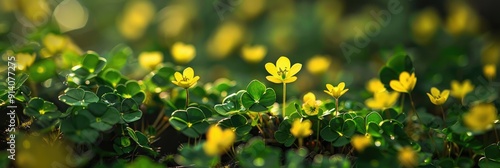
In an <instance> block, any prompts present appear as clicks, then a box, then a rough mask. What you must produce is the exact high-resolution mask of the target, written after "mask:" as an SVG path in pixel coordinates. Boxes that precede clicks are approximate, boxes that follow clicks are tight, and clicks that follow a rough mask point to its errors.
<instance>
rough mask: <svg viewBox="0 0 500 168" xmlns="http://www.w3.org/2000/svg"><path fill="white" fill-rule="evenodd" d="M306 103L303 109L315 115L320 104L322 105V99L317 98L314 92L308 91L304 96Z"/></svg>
mask: <svg viewBox="0 0 500 168" xmlns="http://www.w3.org/2000/svg"><path fill="white" fill-rule="evenodd" d="M303 101H304V104H302V109H304V111H305V112H306V114H307V115H310V116H314V115H318V112H319V106H320V105H321V101H320V100H316V95H314V93H311V92H309V93H307V94H305V95H304V97H303Z"/></svg>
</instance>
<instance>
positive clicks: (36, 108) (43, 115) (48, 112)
mask: <svg viewBox="0 0 500 168" xmlns="http://www.w3.org/2000/svg"><path fill="white" fill-rule="evenodd" d="M24 114H27V115H29V116H32V117H35V118H36V119H38V120H47V119H48V120H50V119H55V118H58V117H59V116H61V112H59V111H58V110H57V106H56V105H54V103H52V102H48V101H45V100H43V99H42V98H38V97H35V98H32V99H31V100H30V101H29V102H28V104H27V106H26V108H25V109H24Z"/></svg>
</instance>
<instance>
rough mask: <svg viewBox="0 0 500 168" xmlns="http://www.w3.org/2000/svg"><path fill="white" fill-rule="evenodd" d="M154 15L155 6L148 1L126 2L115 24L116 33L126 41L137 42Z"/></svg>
mask: <svg viewBox="0 0 500 168" xmlns="http://www.w3.org/2000/svg"><path fill="white" fill-rule="evenodd" d="M155 13H156V11H155V6H154V4H153V3H152V2H150V1H128V3H127V4H126V5H125V7H124V10H123V14H122V15H121V16H120V18H119V20H118V22H117V27H118V31H119V32H120V34H121V35H122V36H123V37H124V38H126V39H127V40H137V39H139V38H140V37H142V35H143V34H144V32H145V30H146V28H147V27H148V25H149V23H151V21H152V20H153V19H154V16H155Z"/></svg>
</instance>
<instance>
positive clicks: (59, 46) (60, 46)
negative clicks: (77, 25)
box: [42, 33, 68, 54]
mask: <svg viewBox="0 0 500 168" xmlns="http://www.w3.org/2000/svg"><path fill="white" fill-rule="evenodd" d="M67 42H68V40H67V39H66V37H64V36H61V35H55V34H52V33H50V34H47V35H46V36H45V37H44V38H43V39H42V43H43V45H44V46H45V49H46V50H47V52H48V53H51V54H54V53H58V52H61V51H63V50H64V49H65V48H66V45H67Z"/></svg>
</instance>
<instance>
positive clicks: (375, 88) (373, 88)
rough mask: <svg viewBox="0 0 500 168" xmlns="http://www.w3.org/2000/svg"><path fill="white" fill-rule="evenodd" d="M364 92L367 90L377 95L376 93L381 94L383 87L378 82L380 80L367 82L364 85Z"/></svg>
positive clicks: (374, 79)
mask: <svg viewBox="0 0 500 168" xmlns="http://www.w3.org/2000/svg"><path fill="white" fill-rule="evenodd" d="M366 90H368V91H369V92H371V93H374V94H375V93H378V92H383V91H385V90H386V89H385V86H384V84H383V83H382V82H380V79H378V78H372V79H370V80H369V81H368V83H367V84H366Z"/></svg>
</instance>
